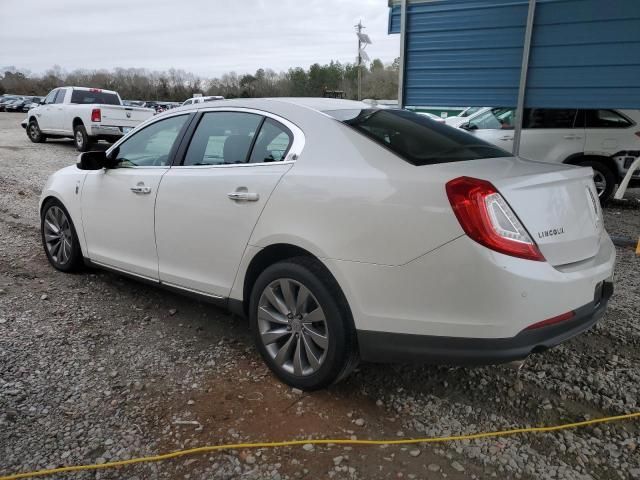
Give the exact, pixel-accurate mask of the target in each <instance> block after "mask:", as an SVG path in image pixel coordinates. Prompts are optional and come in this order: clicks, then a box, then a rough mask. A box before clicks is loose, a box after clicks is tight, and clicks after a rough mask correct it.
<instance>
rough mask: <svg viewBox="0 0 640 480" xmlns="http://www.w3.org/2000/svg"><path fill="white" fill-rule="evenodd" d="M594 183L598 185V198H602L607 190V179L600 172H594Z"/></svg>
mask: <svg viewBox="0 0 640 480" xmlns="http://www.w3.org/2000/svg"><path fill="white" fill-rule="evenodd" d="M593 183H595V185H596V192H598V197H601V196H602V194H603V193H604V192H605V190H606V189H607V179H606V178H605V176H604V175H603V174H602V172H599V171H598V170H594V171H593Z"/></svg>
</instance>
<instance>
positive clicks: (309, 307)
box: [258, 278, 329, 376]
mask: <svg viewBox="0 0 640 480" xmlns="http://www.w3.org/2000/svg"><path fill="white" fill-rule="evenodd" d="M258 330H259V334H260V340H261V341H262V343H263V345H264V346H265V349H266V351H267V353H268V354H269V356H270V357H271V358H272V359H273V361H274V362H275V363H276V365H277V366H278V367H279V368H281V369H283V370H284V371H286V372H288V373H290V374H293V375H296V376H308V375H312V374H313V373H315V372H317V371H318V369H319V368H320V366H321V365H322V363H323V362H324V359H325V357H326V354H327V349H328V347H329V331H328V328H327V320H326V317H325V314H324V311H323V309H322V306H321V305H320V303H319V302H318V300H317V299H316V297H315V296H314V295H313V294H312V293H311V292H310V291H309V289H308V288H307V287H305V286H304V285H303V284H302V283H300V282H298V281H296V280H293V279H290V278H281V279H277V280H275V281H273V282H271V283H270V284H269V285H267V287H266V288H265V289H264V291H263V292H262V295H261V296H260V301H259V303H258Z"/></svg>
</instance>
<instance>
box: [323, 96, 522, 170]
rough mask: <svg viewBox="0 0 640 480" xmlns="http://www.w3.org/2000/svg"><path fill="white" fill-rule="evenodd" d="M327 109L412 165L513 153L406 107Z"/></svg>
mask: <svg viewBox="0 0 640 480" xmlns="http://www.w3.org/2000/svg"><path fill="white" fill-rule="evenodd" d="M324 113H326V114H328V115H331V116H332V117H334V118H336V119H337V120H340V121H341V122H343V123H345V124H347V125H349V126H351V127H353V128H355V129H356V130H358V131H359V132H360V133H363V134H364V135H366V136H367V137H369V138H370V139H371V140H373V141H374V142H376V143H378V144H379V145H382V146H383V147H386V148H388V149H389V150H391V151H393V152H394V153H396V154H397V155H399V156H400V157H402V158H403V159H404V160H406V161H407V162H409V163H411V164H412V165H418V166H420V165H432V164H436V163H448V162H461V161H466V160H480V159H483V158H497V157H510V156H512V155H511V153H509V152H507V151H505V150H502V149H501V148H498V147H496V146H494V145H491V144H490V143H487V142H485V141H483V140H480V139H478V138H476V137H474V136H473V135H472V134H469V133H466V132H463V131H461V130H458V129H457V128H453V127H449V126H447V125H444V124H442V123H439V122H436V121H434V120H431V119H430V118H428V117H425V116H424V115H417V114H415V113H413V112H408V111H406V110H400V109H375V108H371V109H363V110H346V109H345V110H331V111H325V112H324Z"/></svg>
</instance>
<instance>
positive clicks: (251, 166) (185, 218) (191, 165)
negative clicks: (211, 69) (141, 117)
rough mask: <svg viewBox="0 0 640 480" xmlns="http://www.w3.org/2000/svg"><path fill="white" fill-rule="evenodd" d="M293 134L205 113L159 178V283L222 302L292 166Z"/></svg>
mask: <svg viewBox="0 0 640 480" xmlns="http://www.w3.org/2000/svg"><path fill="white" fill-rule="evenodd" d="M292 142H293V133H292V131H291V130H290V129H289V128H287V127H286V126H284V125H283V124H282V123H280V122H277V121H275V120H274V119H271V118H265V117H263V116H262V115H260V114H257V113H249V112H242V111H233V112H230V111H218V112H207V113H204V114H203V116H202V118H201V120H200V122H199V124H198V126H197V128H196V130H195V132H194V135H193V138H192V140H191V142H190V144H189V147H188V149H187V151H186V154H185V157H184V161H183V162H182V165H180V166H174V167H172V168H171V170H170V171H169V172H168V173H167V174H166V175H165V176H164V177H163V179H162V185H161V186H160V193H159V194H158V200H157V206H156V240H157V245H158V257H159V262H160V267H159V269H160V280H161V281H162V282H163V283H166V284H170V285H174V286H178V287H182V288H186V289H189V290H195V291H197V292H200V293H205V294H208V295H212V296H217V297H227V296H228V295H229V292H230V290H231V287H232V284H233V281H234V278H235V275H236V273H237V270H238V265H239V263H240V260H241V258H242V255H243V253H244V250H245V248H246V246H247V243H248V241H249V238H250V236H251V232H252V231H253V228H254V226H255V224H256V222H257V221H258V218H259V217H260V214H261V213H262V210H263V208H264V206H265V205H266V203H267V201H268V200H269V197H270V195H271V193H272V192H273V190H274V188H275V187H276V185H277V183H278V181H279V180H280V178H281V177H282V175H284V174H285V173H286V172H287V170H288V169H289V168H291V162H289V161H283V160H285V158H290V157H289V155H290V153H288V152H289V147H290V145H291V144H292Z"/></svg>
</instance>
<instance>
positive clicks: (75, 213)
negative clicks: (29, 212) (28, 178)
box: [38, 189, 87, 257]
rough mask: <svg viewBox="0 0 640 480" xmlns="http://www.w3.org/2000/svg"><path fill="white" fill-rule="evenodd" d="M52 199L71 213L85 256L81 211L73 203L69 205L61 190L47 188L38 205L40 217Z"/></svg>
mask: <svg viewBox="0 0 640 480" xmlns="http://www.w3.org/2000/svg"><path fill="white" fill-rule="evenodd" d="M50 200H56V201H58V202H60V204H62V206H63V207H64V209H65V210H66V211H67V213H68V214H69V217H70V218H71V222H72V223H73V227H74V229H75V232H76V235H77V236H78V241H79V243H80V250H81V251H82V255H83V256H85V257H86V256H87V245H86V240H85V236H84V227H83V225H82V218H81V212H80V210H79V209H78V208H74V207H73V206H72V205H69V202H65V199H64V198H63V195H60V193H59V192H57V191H55V190H51V189H47V190H45V191H43V193H42V196H41V197H40V204H39V205H38V217H39V218H40V219H42V211H43V209H44V206H45V205H46V204H47V202H48V201H50Z"/></svg>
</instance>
